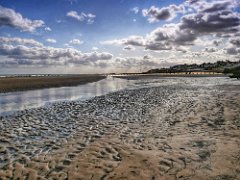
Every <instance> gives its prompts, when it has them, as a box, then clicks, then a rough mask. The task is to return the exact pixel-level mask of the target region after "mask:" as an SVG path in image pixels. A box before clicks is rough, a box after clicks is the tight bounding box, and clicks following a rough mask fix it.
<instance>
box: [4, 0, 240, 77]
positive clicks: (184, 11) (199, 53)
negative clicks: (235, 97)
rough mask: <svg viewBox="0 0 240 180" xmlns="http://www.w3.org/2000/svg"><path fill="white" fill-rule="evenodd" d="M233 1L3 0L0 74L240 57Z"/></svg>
mask: <svg viewBox="0 0 240 180" xmlns="http://www.w3.org/2000/svg"><path fill="white" fill-rule="evenodd" d="M239 57H240V2H239V1H238V0H185V1H183V0H182V1H181V0H0V74H17V73H24V74H28V73H30V74H31V73H47V74H51V73H53V74H55V73H58V74H59V73H68V74H72V73H78V74H79V73H80V74H82V73H83V74H85V73H122V72H142V71H147V70H149V69H152V68H163V67H169V66H173V65H177V64H184V63H186V64H192V63H197V64H201V63H204V62H216V61H222V60H223V61H224V60H230V61H239V60H240V58H239Z"/></svg>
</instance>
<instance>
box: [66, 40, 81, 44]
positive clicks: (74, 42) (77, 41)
mask: <svg viewBox="0 0 240 180" xmlns="http://www.w3.org/2000/svg"><path fill="white" fill-rule="evenodd" d="M69 44H72V45H80V44H83V41H80V40H79V39H72V40H71V41H69Z"/></svg>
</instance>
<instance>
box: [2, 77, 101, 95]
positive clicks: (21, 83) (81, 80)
mask: <svg viewBox="0 0 240 180" xmlns="http://www.w3.org/2000/svg"><path fill="white" fill-rule="evenodd" d="M104 78H105V76H103V75H62V76H43V77H37V76H36V77H0V93H3V92H12V91H24V90H33V89H43V88H50V87H62V86H76V85H81V84H86V83H91V82H96V81H99V80H101V79H104Z"/></svg>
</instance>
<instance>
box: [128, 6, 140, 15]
mask: <svg viewBox="0 0 240 180" xmlns="http://www.w3.org/2000/svg"><path fill="white" fill-rule="evenodd" d="M130 11H132V12H134V13H135V14H137V13H138V12H139V7H134V8H132V9H130Z"/></svg>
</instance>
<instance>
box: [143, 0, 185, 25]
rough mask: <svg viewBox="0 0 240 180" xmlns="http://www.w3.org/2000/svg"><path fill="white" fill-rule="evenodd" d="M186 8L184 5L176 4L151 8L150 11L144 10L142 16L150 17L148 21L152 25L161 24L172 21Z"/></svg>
mask: <svg viewBox="0 0 240 180" xmlns="http://www.w3.org/2000/svg"><path fill="white" fill-rule="evenodd" d="M184 11H185V8H184V6H183V5H180V6H176V5H174V4H172V5H170V6H168V7H163V8H160V9H159V8H157V7H155V6H152V7H150V8H149V9H143V10H142V14H143V16H144V17H148V21H149V22H150V23H154V22H159V21H161V20H167V21H170V20H172V19H173V18H175V17H176V13H180V12H181V13H183V12H184Z"/></svg>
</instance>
